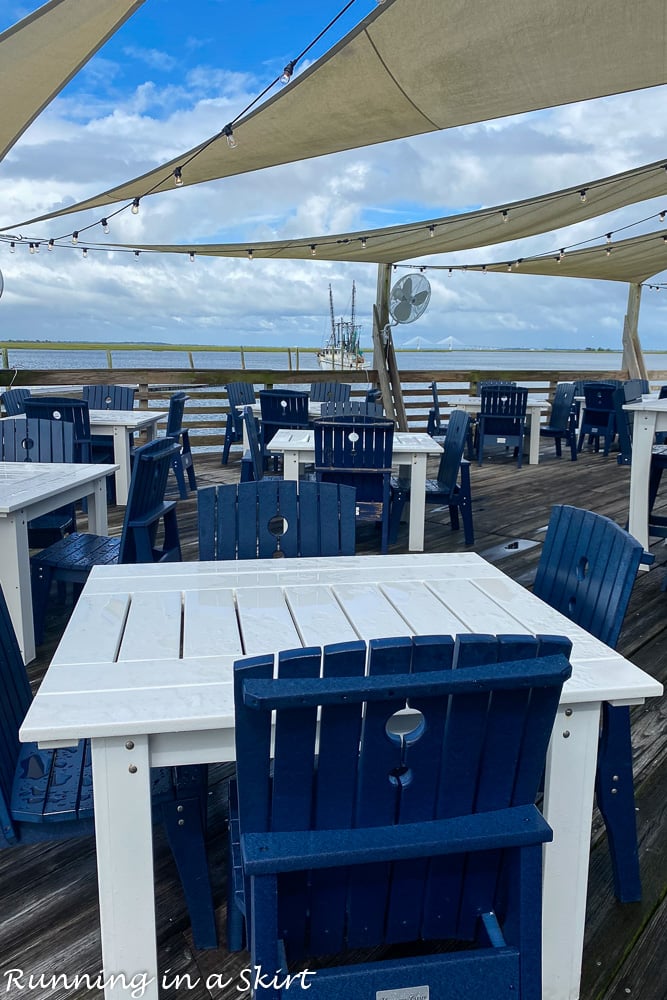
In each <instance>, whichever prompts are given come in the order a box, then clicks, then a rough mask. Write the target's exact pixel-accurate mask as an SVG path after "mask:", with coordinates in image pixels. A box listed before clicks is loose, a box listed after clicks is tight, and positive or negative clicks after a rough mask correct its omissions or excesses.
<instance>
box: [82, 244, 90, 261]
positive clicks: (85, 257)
mask: <svg viewBox="0 0 667 1000" xmlns="http://www.w3.org/2000/svg"><path fill="white" fill-rule="evenodd" d="M81 256H82V257H83V259H84V260H87V259H88V247H84V248H83V250H82V251H81Z"/></svg>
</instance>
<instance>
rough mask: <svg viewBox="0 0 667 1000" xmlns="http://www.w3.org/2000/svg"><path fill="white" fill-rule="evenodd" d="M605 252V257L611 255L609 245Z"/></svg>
mask: <svg viewBox="0 0 667 1000" xmlns="http://www.w3.org/2000/svg"><path fill="white" fill-rule="evenodd" d="M606 254H607V257H609V256H610V255H611V247H607V249H606Z"/></svg>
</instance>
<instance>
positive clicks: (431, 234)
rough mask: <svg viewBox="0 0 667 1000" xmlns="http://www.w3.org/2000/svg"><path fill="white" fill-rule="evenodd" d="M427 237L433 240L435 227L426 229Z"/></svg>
mask: <svg viewBox="0 0 667 1000" xmlns="http://www.w3.org/2000/svg"><path fill="white" fill-rule="evenodd" d="M428 235H429V236H430V237H431V239H433V237H434V236H435V226H429V227H428Z"/></svg>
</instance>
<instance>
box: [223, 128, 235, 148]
mask: <svg viewBox="0 0 667 1000" xmlns="http://www.w3.org/2000/svg"><path fill="white" fill-rule="evenodd" d="M222 134H223V135H225V136H227V145H228V146H229V148H230V149H236V147H237V145H238V143H237V141H236V139H235V138H234V130H233V129H232V126H231V124H229V125H225V127H224V128H223V130H222Z"/></svg>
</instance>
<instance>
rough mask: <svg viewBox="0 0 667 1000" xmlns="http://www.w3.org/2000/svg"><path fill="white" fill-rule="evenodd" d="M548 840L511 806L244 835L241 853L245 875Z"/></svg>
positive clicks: (540, 822)
mask: <svg viewBox="0 0 667 1000" xmlns="http://www.w3.org/2000/svg"><path fill="white" fill-rule="evenodd" d="M552 839H553V832H552V830H551V827H550V826H549V824H548V823H547V821H546V820H545V819H544V817H543V816H542V814H541V813H540V812H539V810H538V809H537V808H536V807H535V806H512V807H510V808H508V809H500V810H496V811H495V812H486V813H475V814H473V815H471V816H455V817H453V818H451V819H442V820H432V821H429V822H427V823H406V824H404V825H402V826H377V827H364V828H363V829H358V830H349V829H348V830H306V831H292V832H288V833H246V834H242V835H241V851H242V854H243V864H244V870H245V873H246V875H270V874H276V873H278V872H292V871H305V870H308V869H312V868H338V867H341V866H343V865H365V864H372V863H373V862H380V861H403V860H406V859H410V858H427V857H437V856H440V855H443V854H464V853H466V852H468V851H490V850H500V849H502V848H508V847H528V846H531V845H534V844H543V843H546V842H548V841H551V840H552Z"/></svg>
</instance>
